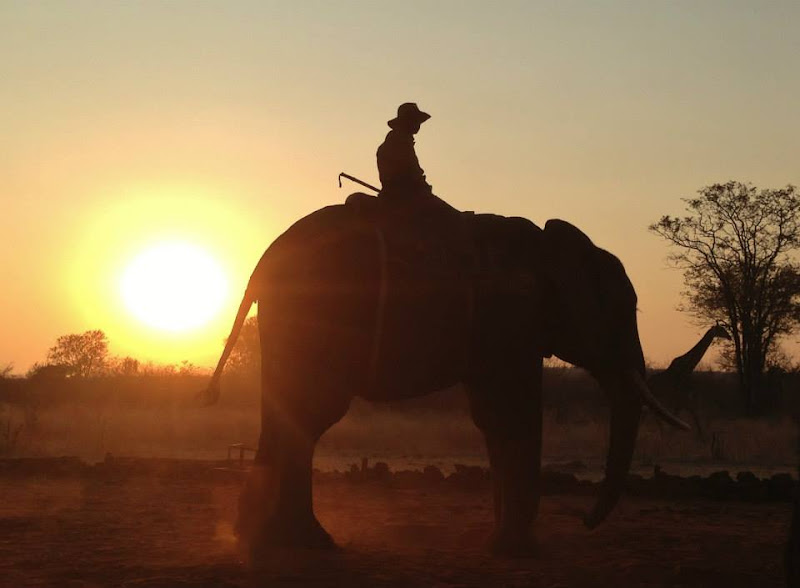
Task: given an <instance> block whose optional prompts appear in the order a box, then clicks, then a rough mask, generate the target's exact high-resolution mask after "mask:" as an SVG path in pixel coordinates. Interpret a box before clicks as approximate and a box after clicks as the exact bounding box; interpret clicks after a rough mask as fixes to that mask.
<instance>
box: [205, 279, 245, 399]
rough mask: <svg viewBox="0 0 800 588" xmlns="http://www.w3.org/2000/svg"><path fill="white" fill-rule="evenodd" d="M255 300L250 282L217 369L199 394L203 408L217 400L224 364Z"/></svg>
mask: <svg viewBox="0 0 800 588" xmlns="http://www.w3.org/2000/svg"><path fill="white" fill-rule="evenodd" d="M256 299H257V295H256V292H255V288H254V287H253V284H252V280H251V283H250V284H248V285H247V289H246V290H245V291H244V298H242V302H241V304H239V310H238V312H237V313H236V318H235V319H234V321H233V327H231V333H230V335H228V339H227V341H225V349H223V350H222V355H221V356H220V358H219V361H218V362H217V367H216V368H215V369H214V375H212V376H211V382H209V384H208V387H207V388H206V389H205V390H203V391H202V392H201V393H200V400H201V402H202V404H203V405H205V406H211V405H212V404H216V403H217V401H218V400H219V394H220V384H219V382H220V379H221V378H222V370H223V369H225V363H226V362H227V361H228V357H230V355H231V351H233V348H234V347H235V346H236V341H237V340H238V339H239V333H241V331H242V326H243V325H244V321H245V319H246V318H247V314H248V313H249V312H250V307H251V306H253V303H254V302H255V301H256Z"/></svg>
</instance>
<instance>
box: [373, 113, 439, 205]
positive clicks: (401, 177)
mask: <svg viewBox="0 0 800 588" xmlns="http://www.w3.org/2000/svg"><path fill="white" fill-rule="evenodd" d="M430 117H431V116H430V115H429V114H428V113H426V112H422V111H421V110H420V109H419V108H418V107H417V105H416V104H414V103H413V102H406V103H405V104H401V105H400V107H399V108H398V109H397V117H396V118H393V119H392V120H390V121H389V122H388V123H387V124H388V125H389V127H391V129H392V130H391V131H389V133H388V134H387V135H386V139H385V140H384V141H383V143H382V144H381V146H380V147H378V152H377V154H376V155H377V160H378V174H379V175H380V179H381V186H382V189H381V192H380V196H381V197H382V198H385V199H387V200H397V199H398V198H399V199H403V200H407V199H416V198H418V197H425V196H430V195H431V186H430V184H428V182H426V181H425V171H424V170H423V169H422V168H421V167H420V165H419V160H418V159H417V154H416V152H415V151H414V135H415V134H417V133H418V132H419V129H420V126H421V125H422V123H424V122H425V121H426V120H428V119H429V118H430Z"/></svg>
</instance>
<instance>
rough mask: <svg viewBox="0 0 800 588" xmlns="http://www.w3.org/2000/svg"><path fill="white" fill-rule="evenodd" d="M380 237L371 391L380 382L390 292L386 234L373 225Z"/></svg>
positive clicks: (370, 367) (371, 357)
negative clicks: (379, 270)
mask: <svg viewBox="0 0 800 588" xmlns="http://www.w3.org/2000/svg"><path fill="white" fill-rule="evenodd" d="M373 228H374V229H375V236H376V237H377V239H378V252H379V258H380V266H381V278H380V284H379V285H378V302H377V304H376V305H375V333H374V334H373V336H372V353H371V354H370V358H369V391H370V392H371V391H374V389H375V386H376V384H377V382H378V369H379V368H380V359H381V342H382V340H383V323H384V319H385V317H386V300H387V298H388V294H389V256H388V252H387V249H386V236H385V235H384V234H383V230H382V229H381V228H380V227H379V226H378V225H373Z"/></svg>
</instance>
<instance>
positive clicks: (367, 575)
mask: <svg viewBox="0 0 800 588" xmlns="http://www.w3.org/2000/svg"><path fill="white" fill-rule="evenodd" d="M238 488H239V485H238V482H236V481H235V480H218V481H213V480H204V481H202V482H198V481H196V480H191V479H185V478H184V479H170V480H164V479H159V478H157V477H146V476H140V477H129V478H127V479H121V478H118V479H111V478H108V477H106V478H102V477H97V478H94V479H92V478H86V477H72V478H69V477H68V478H59V479H50V480H48V479H41V478H40V479H34V478H31V477H8V478H2V479H0V585H2V586H15V587H16V586H74V587H77V586H137V587H155V586H182V587H188V586H275V587H283V586H286V587H293V588H294V587H306V586H312V587H317V586H348V587H352V586H370V587H372V586H443V587H444V586H508V587H516V586H520V587H521V586H547V587H556V586H576V587H589V586H731V587H733V586H753V587H756V586H758V587H769V586H781V585H782V567H781V551H782V543H783V541H784V538H785V536H786V530H787V525H788V520H789V510H790V507H789V505H788V504H784V503H769V504H745V503H737V502H716V503H715V502H707V501H682V502H672V503H671V502H667V501H645V500H641V499H634V498H627V499H625V500H624V502H623V503H622V504H621V505H620V507H618V508H617V510H616V511H615V513H614V514H613V515H612V517H611V519H610V520H609V522H607V523H606V524H605V525H604V526H602V527H601V528H600V529H598V530H596V531H594V532H587V531H586V530H585V529H584V528H583V527H582V526H581V524H580V522H579V521H578V520H577V519H576V518H575V516H574V514H571V513H573V512H574V511H575V510H576V509H577V508H581V507H584V506H585V505H586V504H587V503H588V499H587V498H584V497H577V496H575V497H573V496H546V497H544V498H543V505H542V512H541V514H540V518H539V522H538V531H537V534H538V538H539V542H540V550H539V555H538V556H537V557H535V558H531V559H498V558H493V557H491V556H489V555H487V553H486V551H485V549H484V541H485V538H486V536H487V535H488V533H489V531H490V521H491V518H492V515H491V512H490V503H489V495H488V492H486V491H485V489H484V488H481V489H475V490H463V489H457V488H452V487H447V486H446V485H438V486H432V487H428V488H414V489H402V490H401V489H392V488H388V487H383V486H380V485H376V484H352V483H348V482H346V481H327V482H323V483H319V484H317V487H316V503H317V510H318V514H319V518H320V520H321V521H322V523H323V524H324V525H326V527H327V528H328V530H329V531H330V532H331V533H332V534H333V536H334V537H335V538H336V539H337V541H338V542H339V544H340V545H341V546H342V549H341V550H340V551H338V552H334V553H324V554H319V553H278V554H275V556H274V558H272V560H271V561H266V562H262V564H261V565H260V566H259V567H258V568H253V567H248V566H246V565H243V564H242V563H241V560H240V557H239V555H238V553H237V549H236V543H235V541H234V538H233V535H232V532H231V528H232V521H233V519H234V515H235V508H236V497H237V494H238Z"/></svg>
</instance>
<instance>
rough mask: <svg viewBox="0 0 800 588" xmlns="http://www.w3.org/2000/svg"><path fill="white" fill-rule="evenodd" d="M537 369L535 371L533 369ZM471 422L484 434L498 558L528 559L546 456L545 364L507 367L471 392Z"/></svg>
mask: <svg viewBox="0 0 800 588" xmlns="http://www.w3.org/2000/svg"><path fill="white" fill-rule="evenodd" d="M532 363H533V364H534V365H531V364H532ZM468 391H469V396H470V405H471V410H472V417H473V420H474V421H475V424H476V425H477V426H478V428H480V429H481V431H482V432H483V435H484V438H485V440H486V448H487V451H488V454H489V462H490V464H491V468H492V483H493V487H494V512H495V526H496V527H495V531H494V534H493V535H492V538H491V540H490V549H491V550H492V551H493V552H494V553H499V554H506V555H528V554H530V553H531V552H532V550H533V541H532V536H531V526H532V524H533V521H534V519H535V518H536V514H537V512H538V508H539V495H540V473H541V455H542V396H541V360H539V361H538V362H537V361H536V360H535V359H534V360H530V359H528V361H527V362H526V365H525V366H524V367H520V368H518V369H510V368H509V367H508V366H504V368H503V369H502V370H500V369H498V370H497V372H495V373H494V374H486V375H484V376H482V377H479V378H476V379H475V381H473V382H471V383H470V385H469V386H468Z"/></svg>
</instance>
